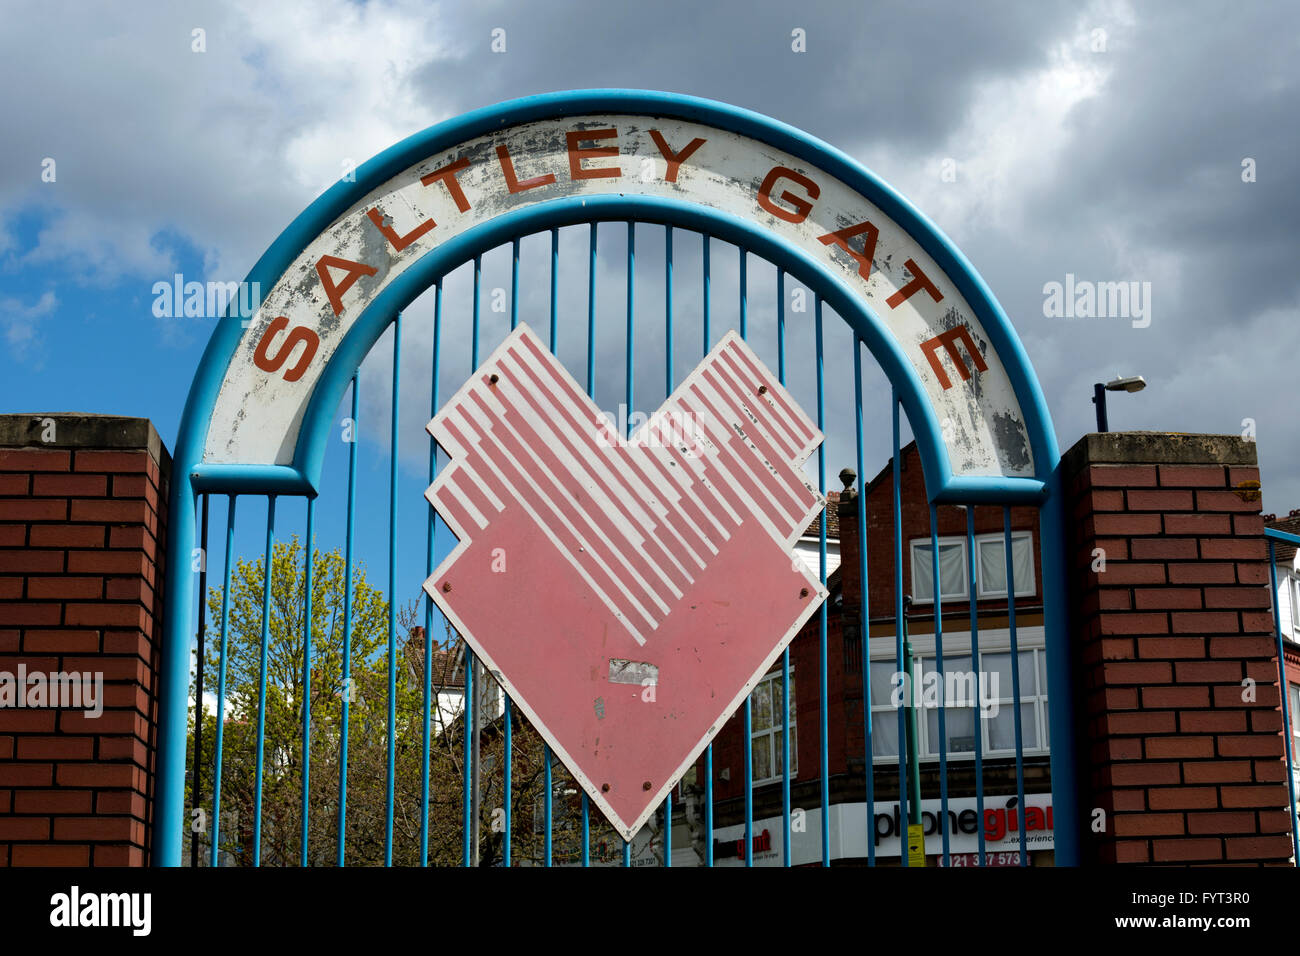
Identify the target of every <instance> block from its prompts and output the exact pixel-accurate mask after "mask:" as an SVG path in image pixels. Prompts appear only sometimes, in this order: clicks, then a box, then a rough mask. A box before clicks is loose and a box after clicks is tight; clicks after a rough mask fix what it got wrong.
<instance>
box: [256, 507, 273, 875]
mask: <svg viewBox="0 0 1300 956" xmlns="http://www.w3.org/2000/svg"><path fill="white" fill-rule="evenodd" d="M274 548H275V495H271V496H269V497H268V498H267V499H266V556H265V558H264V564H263V571H264V574H263V579H262V660H261V667H260V669H259V671H258V680H257V686H258V691H257V771H256V774H255V776H256V781H255V784H254V785H255V787H256V795H255V796H254V798H253V804H254V806H253V866H261V865H262V780H263V771H264V769H265V753H266V651H267V645H269V644H270V642H271V563H272V559H273V558H274V557H275V554H274Z"/></svg>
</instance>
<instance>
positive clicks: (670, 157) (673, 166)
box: [650, 129, 705, 183]
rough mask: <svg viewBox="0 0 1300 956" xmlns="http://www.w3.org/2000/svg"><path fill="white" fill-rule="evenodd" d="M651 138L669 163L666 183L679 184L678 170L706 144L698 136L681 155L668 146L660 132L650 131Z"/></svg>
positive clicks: (665, 177)
mask: <svg viewBox="0 0 1300 956" xmlns="http://www.w3.org/2000/svg"><path fill="white" fill-rule="evenodd" d="M650 138H651V139H652V140H654V141H655V145H656V146H658V147H659V152H660V153H662V154H663V157H664V160H665V161H666V162H667V163H668V172H666V173H665V174H664V182H667V183H675V182H677V170H678V169H680V168H681V165H682V163H684V162H686V160H688V159H690V157H691V154H692V153H694V152H695V151H696V150H697V149H699V148H700V147H701V146H703V145H704V142H705V141H704V140H702V139H700V138H699V137H698V136H697V137H695V139H693V140H691V141H690V142H689V143H687V144H686V148H685V149H684V150H682V151H681V152H680V153H674V152H673V151H672V148H671V147H670V146H669V145H668V141H667V140H665V139H664V137H663V134H662V133H660V132H659V130H657V129H652V130H651V131H650Z"/></svg>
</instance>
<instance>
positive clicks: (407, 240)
mask: <svg viewBox="0 0 1300 956" xmlns="http://www.w3.org/2000/svg"><path fill="white" fill-rule="evenodd" d="M366 215H367V216H369V217H370V221H371V222H373V223H374V224H375V228H376V229H378V230H379V231H380V232H382V233H383V234H384V238H385V239H387V240H388V243H389V245H391V246H392V247H393V251H394V252H401V251H402V250H403V249H405V248H406V247H407V246H409V245H410V244H411V243H413V242H415V240H416V239H419V238H420V237H421V236H422V235H424V234H425V233H426V232H428V231H429V230H430V229H432V228H433V227H434V226H435V225H437V223H435V222H434V221H433V220H432V219H426V220H425V221H424V222H422V223H420V224H419V225H418V226H416V227H415V228H414V229H412V230H411V231H410V232H408V233H407V234H406V235H404V236H399V235H398V234H397V230H396V229H394V228H393V227H392V226H390V225H387V224H386V223H385V222H384V218H385V217H384V216H382V215H381V214H380V212H379V207H377V206H376V207H375V208H374V209H372V210H370V212H368V213H366Z"/></svg>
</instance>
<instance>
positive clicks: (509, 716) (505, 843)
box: [501, 692, 515, 866]
mask: <svg viewBox="0 0 1300 956" xmlns="http://www.w3.org/2000/svg"><path fill="white" fill-rule="evenodd" d="M503 693H504V692H503ZM505 698H506V715H505V716H506V782H505V791H506V796H505V803H506V807H505V828H506V829H505V837H504V839H503V840H502V841H501V842H502V857H503V858H504V860H505V865H506V866H510V802H511V773H510V764H511V758H512V756H513V751H514V743H513V741H512V740H511V736H512V735H511V725H512V724H513V723H514V716H513V713H514V709H515V708H514V704H513V703H511V701H510V696H509V695H508V694H507V695H505Z"/></svg>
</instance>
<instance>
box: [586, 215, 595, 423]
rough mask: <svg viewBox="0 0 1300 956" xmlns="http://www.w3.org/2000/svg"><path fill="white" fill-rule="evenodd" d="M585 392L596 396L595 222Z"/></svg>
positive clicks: (590, 257) (589, 275)
mask: <svg viewBox="0 0 1300 956" xmlns="http://www.w3.org/2000/svg"><path fill="white" fill-rule="evenodd" d="M587 394H588V395H589V396H591V397H592V398H595V397H596V224H595V223H594V222H593V223H592V224H591V251H590V253H589V254H588V260H587Z"/></svg>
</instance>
